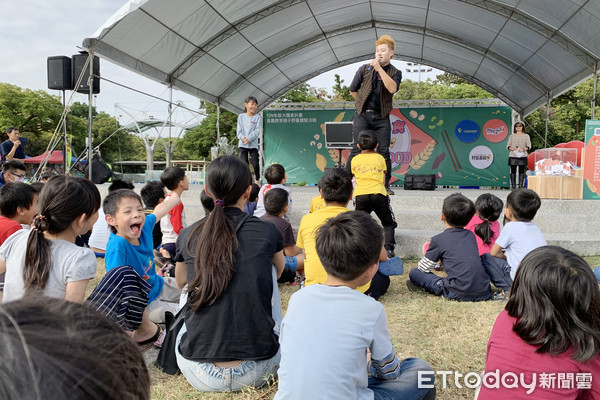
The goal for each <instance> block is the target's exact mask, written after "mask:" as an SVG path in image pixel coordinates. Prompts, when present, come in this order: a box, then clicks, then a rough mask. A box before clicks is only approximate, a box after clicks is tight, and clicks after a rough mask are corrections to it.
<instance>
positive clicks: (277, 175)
mask: <svg viewBox="0 0 600 400" xmlns="http://www.w3.org/2000/svg"><path fill="white" fill-rule="evenodd" d="M265 179H266V180H267V184H266V185H263V186H262V187H261V188H260V190H259V191H258V201H257V202H256V210H255V211H254V214H253V215H254V216H255V217H258V218H260V217H262V216H263V215H265V213H266V210H265V194H266V193H267V192H268V191H269V190H271V189H274V188H280V189H284V190H285V191H286V192H288V193H289V202H288V203H289V207H288V210H287V212H286V213H285V215H284V216H283V218H284V219H285V220H286V221H288V222H290V215H291V214H292V191H291V190H290V189H289V188H287V187H286V186H285V181H286V180H287V175H286V173H285V168H283V165H281V164H271V165H269V166H268V167H267V169H266V170H265Z"/></svg>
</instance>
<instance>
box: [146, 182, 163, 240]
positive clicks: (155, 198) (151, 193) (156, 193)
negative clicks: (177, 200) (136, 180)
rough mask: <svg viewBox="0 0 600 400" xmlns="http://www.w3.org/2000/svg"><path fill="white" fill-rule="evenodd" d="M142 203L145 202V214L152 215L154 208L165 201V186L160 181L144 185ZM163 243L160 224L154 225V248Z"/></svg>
mask: <svg viewBox="0 0 600 400" xmlns="http://www.w3.org/2000/svg"><path fill="white" fill-rule="evenodd" d="M140 195H141V196H142V201H143V202H144V213H145V214H146V215H149V214H152V212H153V211H154V208H155V207H156V206H157V205H159V204H160V203H162V202H163V201H165V198H166V197H167V194H166V193H165V185H163V184H162V182H160V181H153V182H148V183H146V184H145V185H144V187H143V188H142V190H141V191H140ZM161 243H162V231H161V230H160V224H156V225H154V230H153V231H152V246H153V248H155V249H157V248H158V247H159V246H160V244H161Z"/></svg>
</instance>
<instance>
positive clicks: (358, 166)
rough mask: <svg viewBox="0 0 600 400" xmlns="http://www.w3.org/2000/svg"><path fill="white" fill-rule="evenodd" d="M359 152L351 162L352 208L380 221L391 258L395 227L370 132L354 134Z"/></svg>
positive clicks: (382, 162)
mask: <svg viewBox="0 0 600 400" xmlns="http://www.w3.org/2000/svg"><path fill="white" fill-rule="evenodd" d="M357 145H358V148H359V149H360V150H361V151H360V154H358V155H356V156H354V157H353V158H352V161H351V170H352V174H353V175H354V176H355V178H356V187H355V188H354V198H355V201H356V206H355V209H356V210H357V211H365V212H366V213H368V214H371V212H372V211H375V214H376V215H377V217H378V218H379V220H380V221H381V225H382V226H383V231H384V237H385V244H384V247H385V250H386V251H387V256H388V257H389V258H392V257H394V256H395V255H394V247H395V246H396V240H395V238H394V229H396V227H397V226H398V224H397V223H396V219H395V218H394V212H393V211H392V207H391V206H390V199H389V197H388V194H387V191H386V189H385V184H384V179H385V173H386V171H387V167H386V164H385V160H384V158H383V156H381V154H379V153H377V152H376V151H375V149H376V148H377V138H376V137H375V134H374V133H373V131H369V130H365V131H362V132H361V133H360V134H359V136H358V143H357Z"/></svg>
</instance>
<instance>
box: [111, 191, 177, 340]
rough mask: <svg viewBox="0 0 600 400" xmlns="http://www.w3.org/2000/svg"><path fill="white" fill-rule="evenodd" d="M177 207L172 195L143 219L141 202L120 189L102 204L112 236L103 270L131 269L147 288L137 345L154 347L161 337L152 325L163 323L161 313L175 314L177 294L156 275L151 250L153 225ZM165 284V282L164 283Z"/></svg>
mask: <svg viewBox="0 0 600 400" xmlns="http://www.w3.org/2000/svg"><path fill="white" fill-rule="evenodd" d="M177 204H179V195H178V194H177V193H176V192H173V193H171V195H170V196H168V198H167V199H165V201H163V202H162V203H160V204H158V205H157V206H156V207H155V208H154V211H153V212H152V214H150V215H147V216H145V217H144V215H145V214H144V208H143V206H142V199H141V198H140V196H139V195H138V194H137V193H135V192H134V191H133V190H128V189H119V190H116V191H114V192H111V193H109V194H108V196H106V198H105V199H104V202H103V204H102V206H103V208H104V212H105V213H106V222H107V223H108V224H109V225H110V229H111V231H112V233H111V234H110V238H109V239H108V244H107V246H106V262H105V266H106V270H107V273H109V272H110V271H111V270H112V269H117V268H118V267H121V266H130V267H131V268H133V270H134V271H135V273H136V274H137V275H138V276H139V277H141V279H142V281H144V282H146V283H147V285H148V286H149V292H148V302H147V307H146V310H145V311H144V312H143V316H142V318H141V321H138V324H139V326H138V327H137V329H136V330H135V331H134V332H133V334H132V338H133V339H134V340H135V341H137V342H139V343H143V344H145V343H153V342H154V341H155V340H157V339H158V336H159V334H160V329H159V327H157V326H155V325H154V324H153V323H152V322H151V321H154V322H164V312H165V311H171V312H173V313H175V310H176V308H177V303H178V301H179V295H180V291H179V290H178V289H177V287H176V284H175V281H174V279H172V278H163V277H162V276H160V275H159V274H157V272H156V267H155V265H154V254H153V251H152V250H153V247H152V230H153V229H154V225H155V224H156V221H157V220H158V219H160V218H162V217H164V216H165V215H167V214H168V213H169V211H170V210H171V209H172V208H173V207H175V206H176V205H177ZM167 281H168V282H167Z"/></svg>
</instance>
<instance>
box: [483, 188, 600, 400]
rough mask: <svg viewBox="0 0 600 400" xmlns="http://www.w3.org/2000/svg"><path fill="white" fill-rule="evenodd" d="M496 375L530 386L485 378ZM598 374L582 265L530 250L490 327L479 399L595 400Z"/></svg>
mask: <svg viewBox="0 0 600 400" xmlns="http://www.w3.org/2000/svg"><path fill="white" fill-rule="evenodd" d="M521 190H522V189H521ZM513 193H514V192H513ZM529 216H530V217H531V214H529ZM498 371H501V379H502V380H504V377H506V376H508V374H509V373H510V374H511V375H512V376H514V377H516V376H518V377H520V379H519V380H520V382H528V383H531V385H529V384H528V385H524V384H521V385H516V384H515V385H505V384H500V385H498V384H496V385H494V383H493V382H490V381H491V380H488V379H486V378H485V376H489V374H491V375H492V376H493V375H494V374H497V373H498ZM507 371H509V372H507ZM599 371H600V292H599V290H598V282H597V281H596V279H595V278H594V274H593V273H592V270H591V269H590V266H589V265H588V263H587V262H586V261H585V260H584V259H583V258H581V257H579V256H578V255H576V254H574V253H573V252H571V251H569V250H566V249H563V248H560V247H556V246H542V247H538V248H536V249H534V250H532V251H531V252H530V253H528V254H527V255H526V256H525V257H524V258H523V260H522V261H521V264H520V266H519V269H518V270H517V272H516V276H515V281H514V284H513V286H512V290H511V294H510V299H509V300H508V303H507V304H506V307H505V310H504V311H502V312H501V313H500V315H499V316H498V318H497V319H496V322H495V323H494V327H493V329H492V333H491V335H490V339H489V341H488V345H487V352H486V360H485V376H484V378H483V382H484V385H482V386H481V391H480V393H479V399H486V400H496V399H509V398H510V399H517V398H518V399H524V398H528V399H529V398H531V399H539V400H548V399H598V398H600V379H598V378H599V375H598V372H599ZM502 374H504V375H502ZM496 376H497V375H496ZM543 376H546V377H548V378H549V381H548V382H549V384H546V385H544V384H543V382H544V381H543V380H542V379H543ZM554 377H557V380H556V381H555V380H554ZM498 380H499V379H493V381H494V382H496V383H498ZM536 381H537V385H536ZM486 382H489V384H486Z"/></svg>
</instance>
